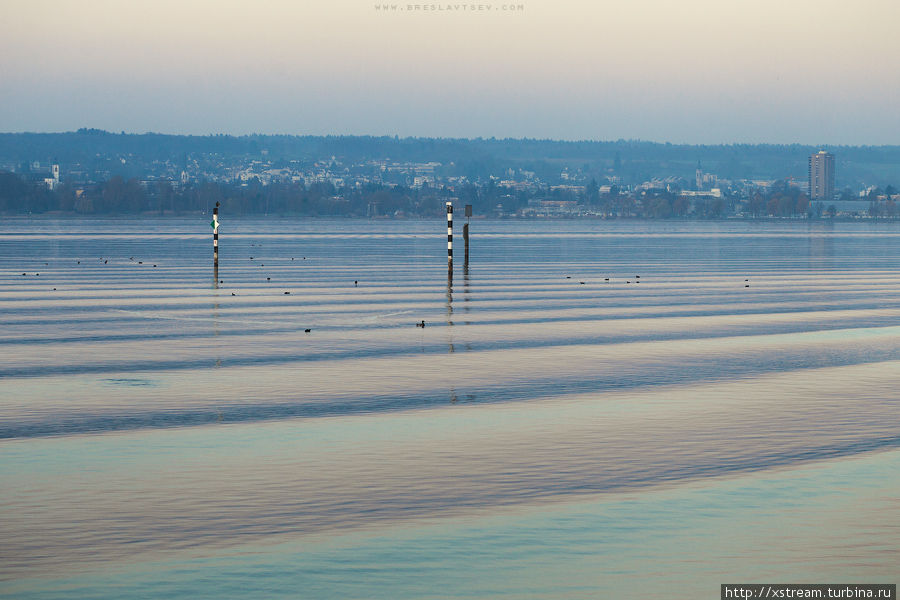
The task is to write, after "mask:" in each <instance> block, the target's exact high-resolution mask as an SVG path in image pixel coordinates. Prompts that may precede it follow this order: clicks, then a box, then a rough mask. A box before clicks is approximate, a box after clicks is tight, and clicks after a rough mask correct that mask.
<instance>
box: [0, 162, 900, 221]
mask: <svg viewBox="0 0 900 600" xmlns="http://www.w3.org/2000/svg"><path fill="white" fill-rule="evenodd" d="M894 191H895V190H894V189H893V188H892V187H891V186H889V187H888V194H887V196H886V197H885V196H883V195H882V196H877V195H876V194H881V193H882V192H881V190H874V191H873V192H872V194H870V203H869V205H868V211H867V212H868V214H869V215H870V216H873V217H887V218H895V217H900V209H898V207H897V205H896V203H895V202H894V201H893V200H891V198H890V196H891V194H890V192H894ZM451 197H453V198H455V199H456V200H455V202H456V203H457V205H458V206H462V205H465V204H471V205H472V206H473V211H474V213H475V214H476V215H486V216H489V215H496V214H512V213H515V212H517V211H522V210H523V209H529V208H530V209H532V210H531V212H540V208H541V207H542V205H543V204H554V203H556V204H558V203H560V202H564V203H567V204H569V205H575V204H577V205H579V206H582V207H584V209H585V211H587V212H590V213H593V214H598V215H601V216H606V217H637V218H651V219H667V218H688V217H690V218H699V219H703V218H720V217H724V216H728V215H729V214H733V213H734V212H735V211H736V209H741V210H742V211H743V213H744V214H746V215H748V216H751V217H757V218H759V217H798V216H810V217H823V216H825V217H828V216H834V214H835V208H834V206H833V205H829V204H826V203H811V202H810V200H809V198H808V197H807V196H806V194H804V193H803V192H802V191H800V190H798V189H797V188H795V187H792V186H788V185H787V184H786V183H785V182H779V184H777V185H775V186H774V187H773V188H772V189H770V190H768V191H767V192H757V193H755V194H753V195H752V196H751V197H750V198H749V199H745V200H744V201H738V200H736V199H734V198H687V197H685V196H683V195H681V194H679V193H678V191H677V190H675V191H669V190H665V189H662V190H647V191H645V192H642V193H641V194H640V195H635V194H631V193H620V191H619V190H618V189H617V188H616V187H615V186H613V187H612V189H611V190H610V191H609V192H607V193H602V194H601V193H600V191H599V188H598V186H597V184H596V182H591V183H590V184H589V185H588V186H586V188H585V191H584V192H583V193H575V192H572V191H570V190H552V191H551V190H527V191H526V190H520V191H514V190H510V189H508V188H504V187H500V186H497V185H496V184H495V183H494V182H490V183H488V184H485V185H475V184H468V185H465V186H458V187H457V188H455V189H454V190H452V191H451V190H447V189H442V188H431V187H428V186H425V187H422V188H409V187H404V186H389V185H381V184H369V185H364V186H360V187H350V186H348V187H343V188H337V187H335V186H334V185H332V184H331V183H327V182H326V183H312V184H310V185H308V186H307V185H305V184H304V183H302V182H295V183H273V184H269V185H262V184H261V183H259V182H258V181H251V182H250V183H237V182H235V183H231V184H228V183H211V182H207V183H198V184H188V185H180V184H177V183H175V182H171V181H162V180H161V181H152V182H142V181H140V180H138V179H136V178H130V179H124V178H122V177H119V176H114V177H112V178H110V179H109V180H108V181H105V182H102V183H96V184H91V185H82V186H77V187H75V186H73V185H71V184H67V183H65V182H63V183H60V184H58V185H56V186H55V187H54V189H49V188H48V187H47V186H46V185H45V184H43V183H42V182H41V183H31V182H28V181H26V180H25V179H23V178H21V177H20V176H19V175H17V174H15V173H9V172H0V213H4V214H46V213H50V214H53V213H75V214H82V215H137V214H157V215H167V214H188V213H195V214H196V213H209V212H210V211H211V209H212V207H213V206H215V204H216V202H218V203H220V205H221V210H222V211H223V212H225V213H228V214H233V215H285V216H287V215H298V216H313V217H327V216H342V217H373V216H379V217H381V216H387V217H434V216H440V215H441V214H443V212H444V203H445V201H446V200H448V199H449V198H451ZM879 198H882V200H879ZM885 198H886V199H885ZM528 212H529V211H528V210H525V213H526V214H527V213H528Z"/></svg>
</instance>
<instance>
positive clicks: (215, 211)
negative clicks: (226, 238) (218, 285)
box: [211, 202, 219, 272]
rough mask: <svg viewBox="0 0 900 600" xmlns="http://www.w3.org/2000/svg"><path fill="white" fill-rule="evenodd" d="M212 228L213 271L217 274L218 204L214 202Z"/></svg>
mask: <svg viewBox="0 0 900 600" xmlns="http://www.w3.org/2000/svg"><path fill="white" fill-rule="evenodd" d="M211 225H212V228H213V269H215V270H216V271H217V272H218V270H219V203H218V202H216V207H215V208H214V209H213V220H212V223H211Z"/></svg>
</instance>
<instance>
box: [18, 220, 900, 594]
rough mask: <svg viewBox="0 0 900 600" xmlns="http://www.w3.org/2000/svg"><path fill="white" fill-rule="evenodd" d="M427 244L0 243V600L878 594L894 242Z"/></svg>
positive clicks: (887, 507) (414, 226) (584, 229)
mask: <svg viewBox="0 0 900 600" xmlns="http://www.w3.org/2000/svg"><path fill="white" fill-rule="evenodd" d="M204 225H205V223H204ZM433 225H434V223H431V222H428V221H415V222H409V223H400V222H383V223H372V222H349V223H348V222H327V221H321V222H316V223H315V224H310V223H309V222H301V223H291V222H283V223H279V226H283V227H284V228H285V229H286V231H281V232H271V231H268V230H267V228H268V227H271V226H272V223H271V222H262V221H246V222H240V223H232V224H231V226H232V227H234V231H233V232H232V234H231V238H230V239H232V242H231V243H230V244H229V245H225V243H224V242H225V240H227V239H229V238H225V237H223V249H222V266H221V272H220V276H221V277H222V278H223V283H222V284H220V285H219V286H218V288H217V289H216V288H214V287H213V286H212V281H211V280H210V278H209V274H208V271H209V265H208V264H207V261H208V254H209V252H207V251H208V250H209V248H208V247H207V246H208V245H209V244H207V243H206V242H208V239H207V238H208V233H207V232H206V230H205V229H204V230H196V228H195V227H194V225H193V224H191V223H188V222H184V221H158V222H151V223H150V224H149V225H148V226H147V227H146V228H145V231H147V232H149V233H148V235H146V236H145V237H144V238H141V239H137V240H136V239H135V237H134V234H135V233H136V232H137V230H138V229H139V228H135V227H134V226H133V225H132V224H128V223H118V224H117V222H104V221H84V222H81V223H80V224H74V225H72V226H69V227H70V229H71V231H68V232H67V235H65V236H61V237H57V236H55V235H53V231H54V227H56V226H55V225H53V223H52V222H43V224H41V225H40V226H38V227H37V228H35V229H32V228H31V225H30V224H29V223H28V222H26V221H19V222H12V223H4V224H3V225H2V226H0V250H2V252H0V323H2V324H3V327H2V328H0V349H2V354H0V398H2V400H0V436H2V438H3V439H2V440H0V480H2V482H3V485H2V487H0V517H2V518H0V540H2V542H0V581H2V583H0V593H6V591H7V590H10V592H9V593H11V594H13V595H14V596H15V597H18V596H20V595H23V596H27V595H28V592H29V591H35V590H44V591H45V592H48V593H47V594H46V595H45V596H44V597H53V594H51V593H49V590H51V589H52V588H53V587H54V586H57V585H58V586H60V587H58V594H57V595H59V596H65V595H66V594H67V593H69V595H71V594H72V593H74V595H97V596H109V597H112V596H121V595H122V594H121V593H120V594H117V593H113V592H111V590H113V589H117V590H118V591H119V592H123V593H125V595H133V594H132V593H133V592H137V591H139V590H144V591H146V590H151V591H152V592H150V593H149V595H154V596H160V595H162V596H167V595H185V596H194V595H197V594H198V593H199V594H200V595H203V594H208V595H216V596H218V595H228V594H229V593H231V594H232V595H233V594H234V593H235V591H236V590H240V591H244V590H257V589H262V588H261V587H260V586H262V584H261V583H260V582H261V581H262V580H266V581H267V583H266V585H269V586H271V587H270V588H268V589H273V590H278V591H279V593H282V594H288V591H287V590H289V588H290V587H291V586H292V585H296V584H297V582H298V581H299V582H301V583H302V585H303V586H305V587H304V590H305V591H308V592H309V594H307V595H308V596H312V597H341V598H345V597H369V596H376V597H377V596H381V597H421V596H427V595H429V594H430V593H432V592H433V591H434V590H441V589H446V590H448V591H447V594H446V595H448V596H452V595H453V594H454V593H456V594H457V595H461V596H469V597H472V596H476V597H485V596H491V595H500V594H501V593H505V594H507V595H513V596H515V597H529V596H533V597H548V598H558V597H573V598H574V597H586V596H592V597H604V596H610V595H616V596H620V597H630V596H629V593H628V590H629V589H632V590H638V591H639V592H640V593H639V594H638V593H635V594H633V596H634V597H640V596H646V595H652V594H658V593H659V592H660V590H661V589H662V588H663V586H664V585H666V584H680V585H681V586H682V588H681V589H684V590H694V593H717V590H718V584H719V583H722V582H725V581H736V580H741V581H753V580H758V581H762V580H768V581H779V580H781V581H788V580H793V581H799V580H801V579H804V577H803V576H805V579H806V580H809V581H824V580H826V579H834V578H838V579H842V580H849V579H847V578H848V577H856V576H857V574H858V575H859V577H863V576H865V580H867V581H878V580H883V579H884V577H889V576H890V575H895V574H896V573H894V572H892V570H893V565H894V564H896V560H893V559H895V558H896V556H897V550H898V547H897V542H896V540H897V539H900V536H898V535H896V533H897V531H896V525H895V524H893V516H895V515H896V509H897V508H898V507H897V505H896V498H897V490H896V486H895V484H894V483H893V481H894V479H893V478H892V477H891V474H892V473H895V472H896V466H898V465H897V464H895V463H897V457H896V454H897V452H896V450H895V449H896V448H897V446H898V445H900V436H898V435H897V433H896V431H895V429H896V428H895V427H894V424H896V423H897V421H898V417H900V404H898V402H897V400H896V394H895V390H896V389H897V387H898V386H897V384H898V381H897V380H898V378H900V375H898V373H900V370H898V368H897V367H898V361H900V329H898V328H897V325H896V322H897V316H898V315H900V295H898V291H900V278H898V277H897V275H896V273H895V272H894V270H893V269H894V265H896V264H897V262H898V258H900V257H898V256H897V254H898V253H900V251H898V250H897V249H896V248H895V244H893V239H892V238H891V237H890V236H891V235H893V233H892V232H893V229H892V228H891V227H889V226H885V225H881V224H879V225H868V224H866V225H859V226H855V225H854V224H836V225H834V227H833V228H826V229H821V228H820V229H815V228H813V229H809V230H808V229H806V228H805V225H800V224H796V225H794V226H791V227H786V226H785V225H784V224H768V225H767V224H757V223H754V224H733V223H727V224H715V223H710V224H706V223H702V224H697V227H696V228H693V226H692V225H690V226H689V225H685V224H632V223H622V224H618V223H612V224H609V223H588V224H585V223H580V222H575V223H560V222H553V223H548V224H547V225H546V227H547V230H546V231H544V232H542V235H540V236H537V237H535V236H533V235H531V233H530V228H533V227H535V226H536V225H535V224H531V223H528V224H521V223H503V222H478V223H477V224H473V239H474V240H475V243H476V244H477V245H476V246H475V249H476V251H475V252H473V253H472V257H473V264H472V265H471V267H470V269H468V271H467V272H466V273H465V276H463V272H462V271H460V272H458V273H457V276H456V277H455V278H454V281H453V285H452V288H450V287H448V282H447V281H446V263H445V262H442V261H445V260H446V259H445V254H443V253H444V252H445V250H444V248H443V247H442V245H441V244H440V243H436V244H435V242H434V240H431V238H430V236H431V235H432V232H430V229H429V228H430V227H432V226H433ZM57 228H58V227H57ZM405 228H407V229H406V230H404V229H405ZM438 229H440V228H438ZM479 231H480V233H481V237H480V238H478V237H476V232H479ZM110 233H112V234H113V235H110ZM438 233H440V231H438ZM201 234H203V235H201ZM223 236H224V234H223ZM435 239H436V240H437V242H440V241H441V240H440V235H438V236H437V238H435ZM251 256H252V257H253V259H252V260H251V259H250V257H251ZM291 258H293V259H294V260H291ZM437 259H440V260H437ZM138 260H141V262H143V263H144V264H140V265H138V264H136V263H137V261H138ZM436 260H437V262H435V261H436ZM79 261H81V262H79ZM104 261H107V262H104ZM44 263H47V264H44ZM153 264H156V265H158V266H156V267H153V266H152V265H153ZM263 265H264V266H263ZM22 272H25V273H26V275H25V276H23V275H22ZM38 272H40V275H37V274H36V273H38ZM636 275H641V277H640V284H638V283H637V281H638V278H637V277H636ZM267 277H268V278H269V279H268V280H267V279H266V278H267ZM607 277H608V278H609V279H610V281H609V282H607V281H606V278H607ZM745 280H746V281H745ZM354 281H356V282H358V284H354ZM582 281H583V282H584V283H581V282H582ZM746 286H749V287H746ZM53 287H56V288H57V289H56V290H53V289H52V288H53ZM284 291H291V294H290V295H285V294H284ZM232 293H234V294H235V295H234V296H232V295H231V294H232ZM419 320H425V321H426V327H425V328H417V327H414V323H415V322H417V321H419ZM307 328H309V329H311V331H309V332H306V331H305V329H307ZM823 524H825V525H823ZM853 569H856V570H855V571H854V570H853ZM80 572H85V573H86V574H85V575H83V576H78V575H77V574H78V573H80ZM831 575H834V577H831ZM838 575H840V576H841V577H838ZM879 578H881V579H879ZM57 579H59V582H58V583H54V581H55V580H57ZM114 579H117V580H119V581H120V582H121V581H124V580H127V581H128V582H129V583H120V584H118V585H120V586H124V587H118V588H113V587H112V583H111V582H112V581H113V580H114ZM888 580H890V579H888ZM891 581H892V580H891ZM198 582H202V583H198ZM629 585H632V586H637V587H636V588H628V587H627V586H629ZM67 586H72V587H67ZM128 586H132V587H128ZM254 586H257V587H254ZM707 588H709V590H707ZM451 590H452V591H451ZM82 592H83V593H82ZM126 592H127V593H126ZM367 592H372V593H367Z"/></svg>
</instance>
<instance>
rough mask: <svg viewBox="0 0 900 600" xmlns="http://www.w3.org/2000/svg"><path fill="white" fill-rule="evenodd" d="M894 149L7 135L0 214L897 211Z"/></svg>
mask: <svg viewBox="0 0 900 600" xmlns="http://www.w3.org/2000/svg"><path fill="white" fill-rule="evenodd" d="M894 181H897V182H900V147H896V146H885V147H838V148H835V149H822V148H816V147H810V146H799V145H789V146H777V145H769V146H766V145H745V146H673V145H671V144H654V143H650V142H634V141H621V140H620V141H617V142H559V141H552V140H494V139H487V140H485V139H480V138H479V139H476V140H458V139H428V138H403V139H401V138H391V137H382V138H378V137H366V136H344V137H340V136H325V137H316V136H262V135H259V136H242V137H233V136H221V135H218V136H200V137H198V136H168V135H160V134H140V135H136V134H124V133H121V134H115V133H110V132H106V131H102V130H97V129H81V130H78V131H76V132H69V133H60V134H32V133H21V134H13V133H10V134H0V212H2V213H3V214H8V215H12V214H27V215H40V214H47V215H53V214H79V215H101V214H152V215H177V214H186V213H209V212H210V210H211V207H212V206H214V205H215V203H216V202H219V203H220V204H221V206H222V208H221V210H222V212H223V213H230V214H235V215H272V216H279V215H283V216H291V215H303V216H323V217H324V216H347V217H364V218H414V217H429V216H439V215H440V214H442V211H443V207H444V202H445V201H446V200H449V199H453V200H454V202H458V203H459V204H470V205H472V207H473V214H474V216H476V217H479V216H481V217H499V218H548V217H567V218H575V217H584V218H590V217H594V218H652V219H667V218H669V219H671V218H675V219H679V218H680V219H713V218H783V219H810V218H812V219H822V218H851V219H880V218H900V211H898V204H900V190H898V188H897V187H896V186H895V185H894V183H893V182H894Z"/></svg>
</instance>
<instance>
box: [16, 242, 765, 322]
mask: <svg viewBox="0 0 900 600" xmlns="http://www.w3.org/2000/svg"><path fill="white" fill-rule="evenodd" d="M250 245H251V246H255V245H256V244H250ZM260 246H261V244H260ZM100 260H102V261H103V264H104V265H105V264H108V263H109V259H108V258H103V257H100ZM128 260H130V261H131V262H135V260H134V257H133V256H131V257H129V258H128ZM250 260H251V261H252V260H254V258H253V257H252V256H251V257H250ZM291 260H294V257H293V256H292V257H291ZM303 260H306V257H305V256H304V257H303ZM136 262H137V264H139V265H142V264H144V261H141V260H139V261H136ZM44 264H45V265H49V264H50V263H48V262H45V263H44ZM76 264H79V265H80V264H81V261H80V260H76ZM153 266H154V267H156V266H157V265H156V264H154V265H153ZM259 266H260V267H264V266H266V265H265V264H264V263H259ZM27 275H28V273H22V276H23V277H26V276H27ZM34 275H35V277H39V276H40V273H35V274H34ZM566 279H572V276H571V275H566ZM266 281H272V278H271V277H266ZM603 281H604V282H606V283H609V277H605V278H604V279H603ZM640 282H641V276H640V275H635V276H634V283H640ZM219 283H225V281H224V280H222V279H220V280H219ZM578 283H579V284H580V285H585V284H586V282H585V281H581V280H579V281H578ZM625 283H631V280H630V279H627V280H625ZM353 287H359V280H358V279H356V280H354V281H353ZM744 287H745V288H748V287H750V280H749V279H745V280H744ZM53 291H54V292H55V291H56V288H53ZM290 294H291V293H290V292H289V291H286V292H285V293H284V295H285V296H290ZM231 295H232V296H236V295H237V294H235V293H234V292H231ZM416 327H421V328H423V329H424V328H425V320H424V319H422V320H421V321H418V322H416ZM303 331H304V333H310V332H311V331H312V329H310V328H307V329H304V330H303Z"/></svg>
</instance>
